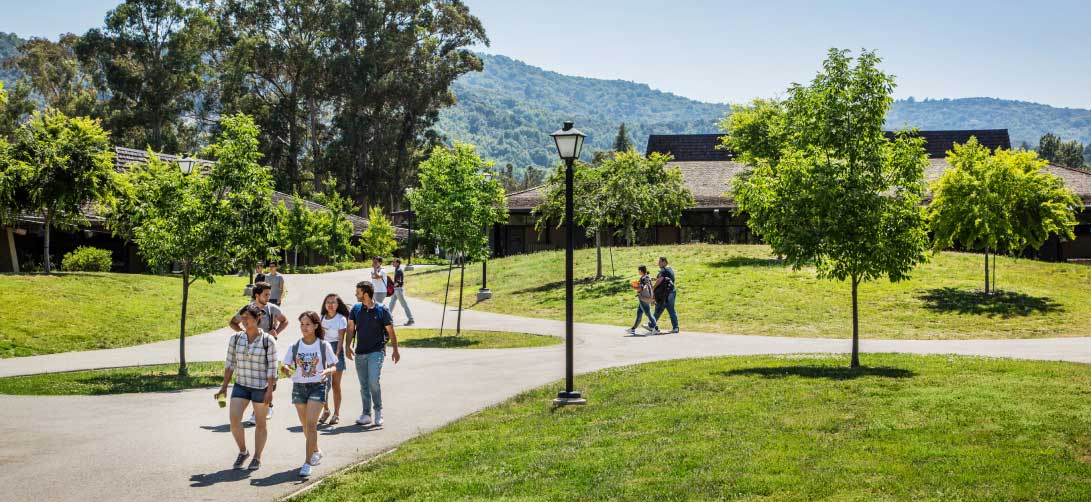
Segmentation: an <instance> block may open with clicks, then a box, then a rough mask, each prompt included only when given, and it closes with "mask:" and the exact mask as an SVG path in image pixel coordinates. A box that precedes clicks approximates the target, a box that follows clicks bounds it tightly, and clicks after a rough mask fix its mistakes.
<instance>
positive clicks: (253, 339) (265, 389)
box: [216, 304, 277, 471]
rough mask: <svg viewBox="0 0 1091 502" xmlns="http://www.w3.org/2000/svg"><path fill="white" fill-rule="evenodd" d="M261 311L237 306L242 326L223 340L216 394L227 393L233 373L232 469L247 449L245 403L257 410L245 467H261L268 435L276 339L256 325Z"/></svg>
mask: <svg viewBox="0 0 1091 502" xmlns="http://www.w3.org/2000/svg"><path fill="white" fill-rule="evenodd" d="M264 315H265V312H263V311H262V310H261V309H260V308H258V306H257V305H254V304H249V305H247V306H245V307H243V308H242V309H240V310H239V314H238V317H239V319H240V321H241V323H242V330H240V331H239V332H237V333H235V334H234V335H231V338H230V339H229V340H228V343H227V360H226V362H225V364H224V381H223V385H221V386H220V390H219V391H218V392H217V393H216V397H217V398H219V396H220V395H226V394H227V383H228V382H229V381H231V377H232V376H234V377H235V385H234V387H232V388H231V409H230V415H229V416H230V422H231V436H232V437H234V438H235V444H236V445H238V447H239V456H238V457H236V458H235V464H234V467H235V469H241V468H242V466H243V463H244V462H246V459H247V458H248V457H250V451H249V450H248V449H247V448H246V431H245V430H244V429H243V426H242V414H243V412H245V411H246V407H247V406H248V405H251V404H253V406H254V411H255V412H256V414H257V421H256V423H257V427H256V428H255V430H254V458H253V460H251V461H250V465H249V466H247V469H249V470H251V471H253V470H257V469H258V468H259V467H261V453H262V451H263V450H265V440H266V439H267V438H268V437H269V431H268V429H267V428H266V421H265V420H266V419H265V417H266V409H267V407H268V406H269V405H270V403H272V402H273V390H274V388H273V384H274V383H276V381H277V342H276V339H275V338H273V337H272V336H270V335H269V334H268V333H266V332H265V331H264V330H262V329H261V328H260V327H258V322H259V321H261V318H262V317H263V316H264Z"/></svg>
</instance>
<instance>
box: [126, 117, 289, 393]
mask: <svg viewBox="0 0 1091 502" xmlns="http://www.w3.org/2000/svg"><path fill="white" fill-rule="evenodd" d="M220 127H221V128H222V132H221V133H220V135H219V137H218V139H217V141H216V142H215V143H213V144H212V145H210V146H209V147H208V148H207V149H206V150H205V151H204V153H203V154H202V155H203V156H205V157H207V158H212V159H215V160H216V162H215V163H214V164H211V165H208V166H204V167H203V168H202V169H194V171H193V173H191V174H188V175H187V174H183V173H182V172H181V171H180V170H179V169H178V166H177V165H175V164H172V163H168V162H164V161H162V160H160V159H159V157H158V156H156V155H155V154H154V152H149V153H150V157H149V159H148V161H147V162H146V163H144V164H139V165H131V166H130V170H129V171H128V172H127V173H125V174H124V175H123V176H122V178H123V180H124V181H123V182H122V184H121V185H122V187H123V190H122V193H121V195H120V196H118V197H116V198H111V199H110V208H109V211H108V213H107V214H108V215H109V222H110V225H111V226H112V228H113V229H114V231H115V232H116V233H119V234H122V235H126V236H129V237H131V238H132V239H133V241H134V242H135V243H136V245H137V247H138V248H139V250H140V255H141V256H142V257H143V258H144V259H145V260H146V261H147V262H148V264H149V265H150V266H151V267H152V268H157V269H161V270H163V269H169V268H171V267H174V266H177V267H178V268H179V269H180V270H181V276H182V302H181V316H180V321H179V335H178V353H179V363H178V373H179V375H186V374H188V370H187V368H186V314H187V307H188V303H189V288H190V286H191V285H192V284H193V283H194V282H195V281H197V280H198V279H204V280H206V281H208V282H209V283H212V282H213V281H214V280H215V278H216V276H218V275H223V274H228V273H232V272H235V271H237V270H239V269H243V268H247V267H249V266H250V265H252V264H253V259H254V255H253V252H254V249H255V248H258V247H260V246H259V245H257V244H255V242H267V241H268V240H269V236H270V235H272V234H273V232H274V228H273V227H274V221H273V219H272V218H270V217H269V214H271V213H272V211H273V208H272V202H271V201H272V199H271V197H272V190H273V181H272V176H271V174H270V172H269V169H268V168H266V167H262V166H261V165H260V164H259V163H258V162H259V160H260V159H261V153H260V152H258V139H257V138H258V128H257V126H255V125H254V122H253V120H252V119H251V118H250V117H247V116H245V115H230V116H225V117H224V118H223V119H222V120H221V122H220Z"/></svg>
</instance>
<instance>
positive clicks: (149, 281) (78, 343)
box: [0, 273, 247, 357]
mask: <svg viewBox="0 0 1091 502" xmlns="http://www.w3.org/2000/svg"><path fill="white" fill-rule="evenodd" d="M246 280H247V278H246V277H221V278H219V279H217V281H216V282H215V283H213V284H208V283H206V282H202V281H199V282H196V283H194V284H193V286H191V287H190V296H189V309H188V310H189V316H188V321H187V322H186V331H187V333H188V334H190V335H196V334H201V333H206V332H208V331H212V330H214V329H218V328H221V327H223V326H224V325H225V323H226V321H227V318H228V317H230V315H231V311H232V309H235V308H238V307H239V306H240V305H242V304H243V303H245V301H246V298H245V297H243V296H242V291H243V287H244V286H245V285H246ZM181 298H182V283H181V278H180V277H175V276H155V275H140V274H113V273H67V274H57V275H52V276H45V275H0V319H2V320H3V321H0V357H17V356H31V355H38V354H51V353H55V352H68V351H75V350H92V349H106V348H112V347H124V346H129V345H137V344H141V343H148V342H155V341H160V340H168V339H172V338H177V337H178V316H179V315H180V314H181Z"/></svg>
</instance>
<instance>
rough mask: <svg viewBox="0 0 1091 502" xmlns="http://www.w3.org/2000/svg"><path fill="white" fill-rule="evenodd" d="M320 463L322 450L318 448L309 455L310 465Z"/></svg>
mask: <svg viewBox="0 0 1091 502" xmlns="http://www.w3.org/2000/svg"><path fill="white" fill-rule="evenodd" d="M321 463H322V450H318V451H316V452H314V455H311V465H318V464H321Z"/></svg>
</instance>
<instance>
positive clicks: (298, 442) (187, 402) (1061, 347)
mask: <svg viewBox="0 0 1091 502" xmlns="http://www.w3.org/2000/svg"><path fill="white" fill-rule="evenodd" d="M361 276H362V273H361V272H359V271H345V272H335V273H331V274H323V275H315V276H295V277H289V281H290V282H289V293H290V294H289V297H288V300H287V302H286V303H285V309H286V311H287V312H286V314H287V315H288V317H289V319H291V320H292V321H293V325H294V324H295V318H296V317H297V316H298V314H299V313H300V312H301V311H303V310H311V309H314V310H317V307H318V304H319V303H320V302H321V300H322V297H323V296H324V295H325V293H326V292H329V291H333V292H337V293H339V294H341V295H342V297H343V298H345V299H346V300H348V299H351V298H352V296H353V295H352V290H353V286H354V284H355V283H356V282H357V281H358V280H359V279H360V278H361ZM301 299H302V300H301ZM243 301H244V299H243V298H242V297H240V304H241V303H242V302H243ZM411 304H412V307H413V310H414V316H415V317H416V320H417V324H418V326H420V327H425V328H427V327H438V325H439V318H440V315H441V314H442V311H441V307H440V306H439V305H436V304H432V303H428V302H423V301H420V300H411ZM683 308H684V307H683ZM683 312H684V310H683ZM683 318H684V317H683ZM395 319H396V320H397V322H398V324H401V322H402V320H403V318H402V316H401V310H400V308H399V309H398V310H397V312H396V314H395ZM448 322H449V323H450V322H452V318H451V315H450V314H449V315H448ZM449 325H450V324H449ZM463 327H464V328H467V329H495V330H510V331H521V332H529V333H538V334H545V335H553V336H560V335H562V334H563V332H564V329H563V323H560V322H557V321H548V320H541V319H526V318H521V317H515V316H506V315H499V314H490V313H485V312H477V311H466V312H464V313H463ZM297 334H298V330H297V329H296V328H295V327H292V328H290V329H289V332H288V334H286V336H285V338H284V339H283V340H284V344H285V345H286V344H287V343H290V342H293V341H294V340H295V339H296V338H297ZM622 334H623V333H622V331H621V328H618V327H614V326H603V325H592V324H577V326H576V336H577V342H576V343H577V346H576V358H575V364H576V370H577V372H580V373H582V372H587V371H594V370H597V369H601V368H606V367H611V366H618V365H626V364H634V363H641V362H648V361H656V360H664V359H674V358H683V357H704V356H713V355H730V354H769V353H793V352H846V351H848V350H849V342H848V341H847V340H836V339H802V338H779V337H757V336H732V335H718V334H696V333H682V334H680V335H664V336H654V337H625V336H622ZM226 340H227V330H222V331H218V332H214V333H209V334H205V335H200V336H194V337H190V338H187V344H186V345H187V358H188V359H189V360H191V361H206V360H220V359H222V358H223V355H224V351H225V346H226ZM1089 341H1091V340H1089V339H1088V338H1061V339H1044V340H1043V339H1039V340H962V341H914V340H897V341H894V340H890V341H887V340H864V341H862V342H861V348H862V350H864V351H866V352H911V353H921V354H932V353H957V354H979V355H989V356H1003V357H1020V358H1028V359H1045V360H1066V361H1079V362H1091V344H1089V343H1088V342H1089ZM177 350H178V349H177V341H169V342H160V343H154V344H149V345H143V346H140V347H130V348H124V349H111V350H102V351H92V352H82V353H71V354H56V355H49V356H38V357H26V358H16V359H6V360H2V361H0V375H16V374H26V373H38V372H42V371H64V370H75V369H86V368H95V367H104V366H123V365H133V364H152V363H165V362H175V361H176V360H177ZM563 354H564V346H563V345H555V346H550V347H543V348H533V349H505V350H455V349H403V353H402V361H401V363H400V364H398V365H394V364H391V363H390V361H389V359H388V360H387V364H386V365H385V367H384V370H383V404H384V416H385V418H386V425H385V426H383V427H380V428H362V427H359V426H356V425H353V424H352V421H353V420H354V419H355V418H356V416H357V415H359V413H360V410H359V405H360V404H359V403H360V398H359V393H358V389H359V386H358V384H357V383H356V378H355V372H354V371H353V370H352V369H351V367H350V369H349V371H347V372H346V374H345V379H344V384H343V388H344V391H345V402H344V404H343V406H342V413H341V415H342V424H340V425H338V426H336V427H334V428H326V429H323V430H321V432H320V439H319V444H320V445H321V446H322V449H323V451H324V452H325V453H326V457H325V460H324V461H323V463H322V465H321V466H319V467H318V468H316V469H315V472H314V475H313V477H312V479H318V478H319V477H320V476H322V475H325V474H328V473H330V472H332V471H334V470H336V469H338V468H340V467H343V466H346V465H349V464H351V463H353V462H356V461H358V460H360V459H363V458H366V457H368V456H370V455H373V454H375V453H377V452H380V451H383V450H385V449H387V448H390V447H393V446H395V445H397V444H399V443H401V442H403V441H405V440H408V439H410V438H412V437H415V436H417V435H420V434H423V433H426V432H428V431H431V430H434V429H435V428H437V427H440V426H442V425H443V424H446V423H448V422H450V421H452V420H455V419H457V418H459V417H462V416H465V415H467V414H470V413H472V412H474V411H476V410H479V409H481V408H484V407H487V406H490V405H493V404H495V403H498V402H500V401H503V400H504V399H507V398H509V397H511V396H513V395H515V394H517V393H519V392H521V391H524V390H528V389H531V388H534V387H538V386H541V385H544V384H546V383H549V382H551V381H555V380H557V379H559V378H561V377H563V375H564V357H563ZM578 387H579V379H578V378H577V388H578ZM289 388H290V383H288V381H287V380H283V381H282V383H281V389H280V391H279V392H278V393H277V397H276V399H275V401H274V402H275V403H276V405H277V406H276V410H277V413H276V416H275V418H274V419H273V421H272V422H271V423H270V431H269V432H270V434H269V442H268V446H267V448H266V451H265V454H264V455H263V466H262V468H261V470H259V471H256V472H254V473H247V472H244V471H234V470H232V469H231V468H230V467H231V465H230V464H231V462H232V461H233V460H234V456H235V453H236V450H235V446H234V442H233V441H232V440H231V437H230V433H229V432H228V427H227V414H226V412H225V411H224V410H221V409H220V408H218V407H217V406H216V404H215V402H214V401H213V400H212V392H213V391H212V390H210V389H201V390H190V391H182V392H169V393H155V394H124V395H115V396H97V397H85V396H69V397H25V396H0V465H2V466H3V469H2V470H0V482H2V483H3V484H4V486H5V495H4V499H5V500H27V499H41V500H81V501H84V500H113V499H118V498H121V499H124V500H155V501H167V500H206V499H207V500H212V499H215V500H225V499H232V500H271V499H275V498H278V497H282V496H284V495H286V494H289V493H291V492H293V491H295V490H297V489H299V488H300V487H301V486H302V483H301V482H300V481H299V478H298V477H297V476H296V471H297V470H298V468H299V466H300V464H302V463H303V438H302V435H301V434H300V432H299V431H300V428H299V424H298V420H297V419H296V415H295V411H294V409H292V407H291V405H290V401H289V395H290V392H288V391H287V390H286V389H289ZM589 397H590V399H591V400H592V402H593V401H594V396H589ZM542 405H543V406H547V405H548V403H542ZM247 436H248V441H252V439H253V433H252V429H250V430H249V431H248V435H247ZM311 482H313V481H311Z"/></svg>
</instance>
